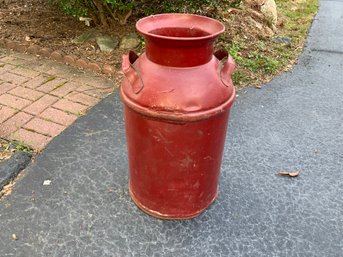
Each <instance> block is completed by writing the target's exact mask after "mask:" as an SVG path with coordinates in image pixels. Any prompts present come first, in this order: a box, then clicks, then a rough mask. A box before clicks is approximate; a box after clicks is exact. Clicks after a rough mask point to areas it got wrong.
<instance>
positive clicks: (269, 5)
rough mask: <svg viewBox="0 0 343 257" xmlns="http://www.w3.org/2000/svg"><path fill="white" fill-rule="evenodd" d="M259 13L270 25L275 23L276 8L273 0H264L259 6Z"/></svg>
mask: <svg viewBox="0 0 343 257" xmlns="http://www.w3.org/2000/svg"><path fill="white" fill-rule="evenodd" d="M261 13H263V15H264V17H265V18H266V19H267V20H268V21H269V22H270V23H271V25H274V26H275V25H276V23H277V18H278V17H277V9H276V3H275V1H274V0H266V1H265V2H264V3H263V5H262V6H261Z"/></svg>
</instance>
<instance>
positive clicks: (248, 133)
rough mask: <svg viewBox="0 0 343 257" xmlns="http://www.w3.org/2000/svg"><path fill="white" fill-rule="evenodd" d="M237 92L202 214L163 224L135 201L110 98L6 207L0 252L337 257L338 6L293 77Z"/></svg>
mask: <svg viewBox="0 0 343 257" xmlns="http://www.w3.org/2000/svg"><path fill="white" fill-rule="evenodd" d="M238 94H239V96H238V97H237V100H236V102H235V104H234V106H233V108H232V113H231V120H230V125H229V133H228V137H227V141H226V146H225V147H226V148H225V153H224V157H223V165H222V173H221V177H220V190H219V198H218V200H217V201H216V202H215V203H214V204H213V205H212V206H211V207H210V208H209V209H208V210H207V211H206V212H205V213H203V214H202V215H201V216H199V217H198V218H196V219H193V220H188V221H162V220H157V219H155V218H152V217H150V216H148V215H146V214H144V213H142V212H141V211H140V210H138V209H137V208H136V206H135V205H134V203H133V202H132V201H131V199H130V197H129V194H128V189H127V183H128V175H127V156H126V154H127V153H126V144H125V132H124V124H123V118H122V107H121V103H120V100H119V97H118V94H115V95H112V96H110V97H108V98H106V99H105V100H104V101H102V102H101V103H100V104H98V105H97V106H96V107H95V108H93V109H92V110H91V111H90V112H89V113H88V114H87V115H86V116H85V117H83V118H81V119H79V120H78V121H77V122H76V123H75V124H74V125H72V126H71V127H70V128H69V129H67V130H66V131H65V132H63V133H62V134H61V135H60V136H58V137H57V138H56V139H55V140H54V141H53V142H52V143H50V144H49V146H48V147H47V148H46V149H45V151H44V152H43V153H42V154H41V155H40V156H38V158H37V159H36V160H35V162H34V163H33V164H32V165H30V167H29V168H28V169H26V170H25V171H24V172H25V176H24V178H23V179H21V180H20V181H19V182H18V183H17V185H16V187H15V190H14V192H13V193H12V194H11V195H10V196H9V197H7V198H5V199H2V200H1V201H0V249H1V251H0V256H1V257H5V256H17V257H38V256H73V257H74V256H80V257H81V256H82V257H85V256H106V257H107V256H120V257H122V256H148V257H151V256H154V257H157V256H163V257H165V256H204V257H205V256H206V257H207V256H216V257H217V256H242V257H243V256H244V257H260V256H261V257H262V256H274V257H283V256H284V257H293V256H294V257H307V256H311V257H312V256H318V257H342V256H343V100H342V99H343V1H342V0H340V1H321V7H320V12H319V14H318V15H317V17H316V20H315V21H314V24H313V27H312V29H311V33H310V36H309V39H308V42H307V46H306V49H305V52H304V53H303V55H302V56H301V58H300V60H299V63H298V65H296V66H295V67H294V69H293V71H292V72H288V73H284V74H282V75H281V76H279V77H277V78H276V79H274V80H273V81H272V82H271V83H269V84H268V85H267V86H265V87H263V89H255V88H248V89H246V90H244V91H241V92H239V93H238ZM281 170H286V171H295V170H296V171H300V176H299V177H296V178H288V177H280V176H277V175H276V173H277V172H279V171H281ZM44 180H51V185H50V186H43V181H44ZM13 233H14V234H16V236H17V238H18V240H12V238H11V235H12V234H13Z"/></svg>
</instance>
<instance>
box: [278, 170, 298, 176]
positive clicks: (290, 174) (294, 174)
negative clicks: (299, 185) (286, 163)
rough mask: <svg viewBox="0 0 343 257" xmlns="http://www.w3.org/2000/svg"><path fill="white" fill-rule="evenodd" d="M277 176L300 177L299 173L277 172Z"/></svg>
mask: <svg viewBox="0 0 343 257" xmlns="http://www.w3.org/2000/svg"><path fill="white" fill-rule="evenodd" d="M277 175H279V176H283V177H298V176H299V175H300V172H299V171H279V172H278V173H277Z"/></svg>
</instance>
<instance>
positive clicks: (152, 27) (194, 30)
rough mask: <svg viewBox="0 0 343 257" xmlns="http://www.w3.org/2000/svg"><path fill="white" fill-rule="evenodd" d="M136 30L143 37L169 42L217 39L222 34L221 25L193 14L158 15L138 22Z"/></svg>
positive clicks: (222, 28)
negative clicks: (169, 40)
mask: <svg viewBox="0 0 343 257" xmlns="http://www.w3.org/2000/svg"><path fill="white" fill-rule="evenodd" d="M136 28H137V30H138V31H139V32H140V33H141V34H143V35H144V36H150V37H154V38H161V39H171V40H173V39H174V40H178V41H180V40H181V41H182V40H199V39H210V38H214V37H217V36H218V35H219V34H221V33H222V32H224V30H225V27H224V25H223V24H222V23H220V22H219V21H217V20H214V19H212V18H209V17H205V16H199V15H194V14H180V13H170V14H158V15H152V16H149V17H146V18H143V19H141V20H139V21H138V22H137V24H136Z"/></svg>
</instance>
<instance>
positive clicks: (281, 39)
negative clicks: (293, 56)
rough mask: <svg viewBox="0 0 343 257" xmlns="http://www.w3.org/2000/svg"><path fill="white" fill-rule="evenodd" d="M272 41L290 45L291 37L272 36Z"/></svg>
mask: <svg viewBox="0 0 343 257" xmlns="http://www.w3.org/2000/svg"><path fill="white" fill-rule="evenodd" d="M272 42H273V43H276V44H285V45H291V42H292V39H291V38H290V37H274V38H273V39H272Z"/></svg>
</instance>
